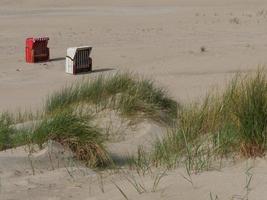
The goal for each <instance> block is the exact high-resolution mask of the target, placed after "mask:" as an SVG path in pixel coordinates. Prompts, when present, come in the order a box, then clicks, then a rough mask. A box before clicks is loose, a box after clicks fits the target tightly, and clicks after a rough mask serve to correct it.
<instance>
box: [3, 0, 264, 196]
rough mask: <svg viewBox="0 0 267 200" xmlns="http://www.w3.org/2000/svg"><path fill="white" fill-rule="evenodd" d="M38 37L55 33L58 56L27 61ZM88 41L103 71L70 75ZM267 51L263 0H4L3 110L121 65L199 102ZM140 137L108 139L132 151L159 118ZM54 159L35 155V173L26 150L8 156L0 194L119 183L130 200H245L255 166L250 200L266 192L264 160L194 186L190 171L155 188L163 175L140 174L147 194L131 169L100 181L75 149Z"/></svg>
mask: <svg viewBox="0 0 267 200" xmlns="http://www.w3.org/2000/svg"><path fill="white" fill-rule="evenodd" d="M32 35H34V36H39V35H48V36H49V37H50V39H51V40H50V42H49V46H50V48H51V58H52V59H54V60H53V61H51V62H49V63H42V64H26V63H25V62H24V40H25V38H26V37H28V36H32ZM86 44H88V45H92V46H93V47H94V50H93V55H92V56H93V59H94V69H96V71H95V73H92V74H87V75H81V76H71V75H67V74H65V73H64V56H65V54H66V48H67V47H70V46H78V45H86ZM201 47H204V48H205V49H206V51H205V52H201V51H200V48H201ZM266 52H267V1H265V0H220V1H217V0H92V1H91V0H90V1H89V0H88V1H85V0H75V1H70V0H47V1H37V0H12V1H9V0H0V94H1V96H0V111H3V110H6V109H11V110H15V109H17V108H22V109H24V108H33V109H36V108H38V107H39V106H40V105H41V104H42V102H43V100H44V98H45V96H46V95H48V94H49V93H50V92H52V91H54V90H56V89H59V88H61V87H62V86H64V85H65V84H70V83H71V82H73V81H75V80H77V79H82V78H84V77H89V78H92V77H94V76H95V75H97V74H99V73H101V72H103V73H113V72H115V71H117V70H129V71H133V72H138V73H141V74H143V75H146V76H148V77H151V78H153V79H154V80H156V83H157V84H161V85H163V86H164V87H166V88H167V89H169V91H170V94H171V95H172V96H173V97H174V98H176V99H177V100H181V101H188V100H192V99H198V98H199V97H201V96H203V95H204V94H205V93H206V91H208V90H210V89H212V88H214V87H224V85H225V82H226V81H227V80H228V79H229V78H230V77H232V76H233V74H234V73H236V72H245V71H253V70H256V69H257V66H258V65H259V64H265V63H266V62H267V57H266ZM136 133H138V134H135V135H127V137H126V138H124V140H122V141H119V142H114V143H112V144H109V149H110V151H111V152H112V153H114V154H116V153H117V154H118V153H120V152H133V151H134V150H135V149H136V147H137V146H138V144H140V143H146V141H149V140H150V137H151V136H155V135H158V134H162V133H163V132H162V130H159V127H158V126H157V125H155V124H143V126H142V125H141V126H140V127H139V129H137V132H136ZM56 149H58V150H59V151H61V147H57V148H56ZM53 155H54V157H52V159H53V162H52V164H51V160H50V159H49V156H48V149H44V150H42V151H41V152H37V153H35V154H34V155H32V156H31V157H30V158H31V160H34V169H35V175H34V176H33V175H32V173H33V171H32V166H31V164H30V160H29V157H28V153H27V152H26V151H25V150H24V148H22V147H21V148H18V149H16V150H9V151H7V152H0V199H1V200H2V199H3V200H11V199H12V200H21V199H29V200H35V199H41V200H42V199H44V200H47V199H50V200H61V199H75V200H76V199H77V200H95V199H114V200H117V199H124V197H123V196H122V194H121V193H120V192H119V191H118V189H117V188H116V187H115V185H114V182H115V183H116V184H117V185H118V186H119V187H121V188H122V190H123V191H124V192H125V194H126V195H127V196H128V198H129V199H144V200H148V199H189V200H191V199H192V200H194V199H200V200H202V199H203V200H207V199H211V198H210V193H211V194H212V195H213V197H214V198H213V199H215V196H216V195H218V197H219V199H227V200H228V199H231V198H232V199H240V197H242V196H238V195H245V193H246V190H245V189H244V186H245V185H246V178H249V176H250V175H246V173H245V172H246V170H247V169H248V168H249V167H250V166H253V169H252V170H251V171H250V173H252V174H253V176H252V182H251V184H250V185H249V186H250V187H249V188H250V190H249V191H250V193H249V199H255V200H256V199H257V200H261V199H262V200H263V199H266V195H267V193H266V183H267V175H266V168H267V163H266V160H264V159H261V160H256V161H255V163H253V162H252V161H250V162H247V161H244V162H241V163H238V164H236V165H234V166H229V167H226V168H224V169H222V170H221V171H211V172H205V173H202V174H198V175H193V176H192V181H193V186H192V184H191V183H189V182H188V181H187V180H186V179H185V178H184V177H183V176H187V175H186V172H185V171H184V170H183V169H177V170H175V171H172V172H168V174H167V176H165V177H164V178H163V179H162V180H161V182H160V184H159V186H158V188H157V190H156V192H149V191H151V188H152V185H153V181H154V180H155V178H153V177H152V178H151V177H150V176H146V177H145V178H141V180H139V178H140V177H138V176H137V175H136V174H134V176H135V177H136V178H137V179H138V181H141V182H143V183H144V184H145V188H146V190H147V192H144V193H142V194H138V192H137V191H136V190H135V189H134V188H133V187H132V186H131V185H130V184H129V182H127V181H126V179H125V177H124V176H125V175H123V174H115V175H112V176H111V175H109V174H108V172H105V173H104V174H103V175H102V176H101V177H102V178H101V177H100V175H99V174H96V173H95V172H93V171H91V170H89V169H86V168H84V167H83V166H82V165H80V164H77V163H76V162H74V161H73V159H72V158H71V155H69V154H68V153H67V155H65V154H64V156H62V157H58V152H55V154H53ZM60 155H61V154H60ZM130 173H133V172H130ZM130 173H127V175H128V176H130ZM157 173H159V172H155V173H154V176H155V175H156V174H157ZM187 178H188V177H187ZM101 180H103V186H102V184H101V182H102V181H101Z"/></svg>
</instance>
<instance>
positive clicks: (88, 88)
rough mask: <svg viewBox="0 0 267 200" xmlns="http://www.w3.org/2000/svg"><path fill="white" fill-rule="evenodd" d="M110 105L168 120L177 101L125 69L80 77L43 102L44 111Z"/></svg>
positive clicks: (136, 114)
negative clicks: (114, 72)
mask: <svg viewBox="0 0 267 200" xmlns="http://www.w3.org/2000/svg"><path fill="white" fill-rule="evenodd" d="M78 104H79V105H94V106H96V107H97V108H99V109H106V108H108V109H113V110H117V111H119V112H120V113H121V114H122V115H124V116H126V117H131V116H133V117H145V118H151V119H153V120H156V121H161V122H166V123H171V121H172V120H173V119H175V118H176V113H177V103H176V102H175V101H174V100H172V99H171V98H169V96H168V94H167V92H166V91H165V90H163V89H162V88H158V87H155V86H154V83H153V82H152V81H150V80H146V79H142V78H140V77H138V76H136V75H132V74H129V73H125V74H121V73H117V74H115V75H110V76H103V75H100V76H98V77H97V78H96V79H93V80H84V81H82V82H79V83H76V84H74V85H72V86H70V87H66V88H64V89H63V90H61V91H59V92H56V93H54V94H52V95H51V96H50V97H49V98H48V100H47V102H46V105H45V111H46V112H47V113H53V112H54V111H56V110H59V109H65V108H66V107H71V106H75V105H78Z"/></svg>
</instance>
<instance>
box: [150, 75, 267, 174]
mask: <svg viewBox="0 0 267 200" xmlns="http://www.w3.org/2000/svg"><path fill="white" fill-rule="evenodd" d="M266 137H267V77H266V72H264V71H263V70H259V71H258V72H257V73H255V74H249V75H245V76H244V75H240V74H238V75H236V77H235V78H234V79H233V80H232V82H230V84H229V85H228V87H227V88H226V90H225V91H224V92H223V93H222V94H218V93H217V94H214V95H209V96H208V97H207V98H206V99H205V101H204V102H203V103H201V104H189V105H183V106H181V109H180V110H179V112H178V117H177V127H176V128H175V129H173V130H172V131H171V132H170V133H169V134H167V136H166V137H164V138H163V139H162V140H158V141H157V142H156V143H155V145H154V151H153V153H152V155H150V156H151V157H152V160H153V162H154V163H155V164H156V165H162V164H163V165H167V166H169V167H173V166H176V165H177V164H178V163H179V162H180V161H181V160H183V161H185V163H187V164H189V165H190V167H191V169H192V168H194V167H196V168H198V169H199V168H202V169H203V168H206V167H210V163H211V162H212V160H216V159H218V158H222V157H227V155H229V154H231V155H233V154H238V155H241V156H244V157H256V156H264V155H265V152H266V149H267V143H266Z"/></svg>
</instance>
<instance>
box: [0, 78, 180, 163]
mask: <svg viewBox="0 0 267 200" xmlns="http://www.w3.org/2000/svg"><path fill="white" fill-rule="evenodd" d="M103 110H108V111H112V110H113V111H116V112H117V113H119V115H120V116H121V117H122V118H128V119H130V120H133V121H139V120H142V119H150V120H153V121H155V122H157V123H160V124H162V125H163V124H164V126H165V125H169V124H172V123H173V122H174V120H175V119H176V117H177V103H176V102H175V101H174V100H172V99H171V98H170V97H169V96H168V94H167V92H166V91H165V90H163V89H161V88H158V87H155V85H154V83H153V82H152V81H150V80H147V79H143V78H141V77H138V76H137V75H133V74H130V73H117V74H114V75H107V76H104V75H100V76H98V77H96V78H95V79H86V80H83V81H80V82H76V83H75V84H73V85H71V86H68V87H65V88H63V89H62V90H60V91H58V92H55V93H53V94H52V95H50V96H49V97H48V98H47V100H46V102H45V105H44V108H43V110H41V111H38V112H37V114H35V113H26V114H24V113H18V114H17V115H11V114H9V113H4V114H2V115H1V117H0V150H5V149H7V148H12V147H16V146H20V145H25V144H38V145H39V146H40V147H42V145H43V144H44V143H46V142H47V141H49V140H54V141H56V142H59V143H61V144H62V145H63V146H66V147H68V148H70V149H71V150H72V151H73V152H74V153H75V155H76V157H77V158H78V159H80V160H83V161H85V162H86V163H87V164H88V165H89V166H91V167H100V166H105V165H107V164H110V163H111V162H112V161H111V159H110V158H109V156H108V153H107V151H106V150H105V142H106V140H107V138H106V137H105V136H104V134H102V130H101V129H100V128H99V127H96V126H95V125H93V124H92V121H93V118H94V116H95V113H97V112H101V111H103ZM27 121H31V122H33V123H32V125H31V126H28V127H27V126H26V127H25V126H24V127H22V128H19V129H18V128H16V127H17V126H16V124H17V123H18V122H20V123H22V124H23V123H24V122H27ZM26 124H27V123H26Z"/></svg>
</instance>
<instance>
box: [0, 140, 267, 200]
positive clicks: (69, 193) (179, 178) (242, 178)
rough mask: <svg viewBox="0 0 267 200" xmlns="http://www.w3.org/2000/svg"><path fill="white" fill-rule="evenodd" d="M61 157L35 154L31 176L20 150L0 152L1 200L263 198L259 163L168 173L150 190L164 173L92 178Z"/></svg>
mask: <svg viewBox="0 0 267 200" xmlns="http://www.w3.org/2000/svg"><path fill="white" fill-rule="evenodd" d="M64 151H65V150H64V149H63V148H61V147H60V146H58V145H55V144H54V145H52V146H51V147H50V148H45V149H44V150H42V151H41V152H37V153H34V154H33V155H32V156H31V157H30V160H31V161H32V163H33V164H32V166H33V168H34V170H35V175H33V171H32V167H31V164H30V160H29V158H28V153H27V151H25V149H24V148H18V149H15V150H8V151H6V152H0V178H1V179H0V180H1V181H0V183H1V184H0V185H1V187H0V199H1V200H11V199H12V200H20V199H25V200H26V199H27V200H35V199H40V200H46V199H50V200H63V199H75V200H96V199H99V200H101V199H103V200H105V199H111V200H118V199H122V200H123V199H125V198H124V197H123V195H122V193H121V192H120V191H119V190H118V188H117V187H116V185H117V186H118V187H119V188H120V189H121V190H122V191H123V193H124V194H125V195H126V196H127V198H128V199H143V200H151V199H158V200H160V199H168V200H175V199H188V200H195V199H199V200H207V199H212V198H211V196H212V197H213V199H215V198H216V196H217V197H218V199H220V200H221V199H223V200H229V199H233V200H238V199H246V197H248V199H250V200H264V199H266V195H267V192H266V187H267V182H266V180H267V174H266V168H267V161H266V160H264V159H257V160H249V161H242V162H240V163H237V164H235V165H231V166H229V167H226V168H223V169H221V170H219V171H216V170H214V171H209V172H204V173H201V174H193V175H191V178H190V177H189V176H188V174H187V173H186V171H185V170H183V169H177V170H174V171H168V172H167V173H166V174H165V175H164V176H163V178H161V179H160V182H159V184H158V185H157V186H156V187H153V185H154V183H155V180H156V177H157V176H158V175H160V174H162V173H164V171H162V170H159V169H158V170H153V173H152V174H147V175H145V176H142V175H137V174H136V173H135V172H134V171H124V172H121V173H116V174H111V173H110V172H107V171H106V172H101V173H100V172H99V173H96V172H93V171H92V170H90V169H87V168H84V167H83V166H82V165H80V164H78V163H77V162H75V161H74V160H73V159H72V158H71V155H70V154H69V153H66V152H65V154H64V155H63V154H62V153H61V154H60V153H59V152H64ZM48 152H50V153H48ZM49 155H50V156H51V159H49ZM55 155H61V156H60V157H55ZM132 177H134V179H133V178H132ZM127 179H128V180H127ZM133 180H135V181H136V182H137V183H138V184H141V185H142V187H143V190H142V192H141V193H140V194H139V193H138V192H137V190H136V189H135V187H133V185H131V184H130V181H133ZM249 180H250V181H249ZM246 186H248V187H247V188H246Z"/></svg>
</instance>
